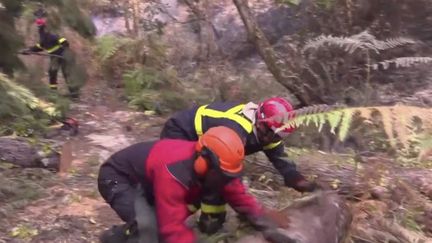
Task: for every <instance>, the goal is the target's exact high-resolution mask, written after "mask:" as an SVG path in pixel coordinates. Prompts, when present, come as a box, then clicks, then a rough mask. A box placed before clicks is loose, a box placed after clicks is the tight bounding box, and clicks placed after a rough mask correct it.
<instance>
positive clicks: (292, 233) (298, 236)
mask: <svg viewBox="0 0 432 243" xmlns="http://www.w3.org/2000/svg"><path fill="white" fill-rule="evenodd" d="M280 216H286V217H288V218H289V220H290V224H289V227H288V228H286V229H283V232H284V234H285V235H287V236H289V237H290V238H292V239H293V240H294V241H293V242H296V243H338V242H344V241H345V240H346V239H347V237H348V232H349V228H350V225H351V222H352V215H351V212H350V210H349V208H348V206H347V205H346V204H345V202H344V200H343V199H342V198H341V197H340V196H338V195H337V194H336V193H334V192H329V191H325V192H324V191H321V192H317V193H314V194H312V195H311V196H308V197H304V198H301V199H298V200H296V201H294V202H293V203H292V204H291V205H290V206H288V207H287V208H285V209H283V210H281V211H280V215H279V216H278V217H280ZM237 243H267V241H266V240H265V239H264V237H263V236H262V235H261V234H260V233H256V234H255V235H249V236H245V237H243V238H241V239H239V240H238V241H237Z"/></svg>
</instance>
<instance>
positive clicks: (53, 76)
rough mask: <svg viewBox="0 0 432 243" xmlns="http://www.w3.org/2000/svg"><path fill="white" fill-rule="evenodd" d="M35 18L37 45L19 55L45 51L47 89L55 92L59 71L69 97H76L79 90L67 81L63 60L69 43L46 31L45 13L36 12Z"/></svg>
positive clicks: (41, 11)
mask: <svg viewBox="0 0 432 243" xmlns="http://www.w3.org/2000/svg"><path fill="white" fill-rule="evenodd" d="M35 16H36V17H37V19H36V21H35V23H36V25H37V27H38V32H39V43H38V44H36V45H35V46H32V47H30V48H28V49H25V50H23V51H21V52H20V53H21V54H24V55H29V54H32V53H38V52H41V51H45V52H46V53H48V55H49V56H50V64H49V70H48V75H49V87H50V88H51V89H53V90H57V88H58V87H57V73H58V71H59V69H61V71H62V74H63V77H64V79H65V81H66V83H67V86H68V89H69V93H70V96H71V97H72V98H77V97H78V95H79V94H78V92H79V90H78V89H79V88H78V87H74V86H76V85H72V84H71V83H69V80H68V67H67V62H66V60H65V55H64V54H65V52H67V51H69V50H68V48H69V43H68V41H67V40H66V38H63V37H59V36H58V35H56V34H52V33H50V32H48V31H47V30H46V29H47V28H46V19H45V12H44V11H43V10H38V11H37V12H36V13H35Z"/></svg>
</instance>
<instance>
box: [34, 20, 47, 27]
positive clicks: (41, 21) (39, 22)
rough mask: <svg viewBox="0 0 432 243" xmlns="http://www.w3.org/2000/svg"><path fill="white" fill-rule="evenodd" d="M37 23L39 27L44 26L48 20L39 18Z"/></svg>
mask: <svg viewBox="0 0 432 243" xmlns="http://www.w3.org/2000/svg"><path fill="white" fill-rule="evenodd" d="M35 23H36V25H37V26H44V25H46V20H45V19H44V18H37V19H36V21H35Z"/></svg>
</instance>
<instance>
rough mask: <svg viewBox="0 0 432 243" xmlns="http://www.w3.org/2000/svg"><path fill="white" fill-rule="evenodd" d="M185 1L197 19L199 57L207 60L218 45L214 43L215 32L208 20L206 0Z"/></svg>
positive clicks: (215, 52)
mask: <svg viewBox="0 0 432 243" xmlns="http://www.w3.org/2000/svg"><path fill="white" fill-rule="evenodd" d="M185 3H186V4H187V5H188V7H189V8H190V9H191V11H192V12H193V14H194V15H195V17H196V18H197V19H198V21H199V26H200V33H199V38H200V41H201V44H200V53H201V56H200V59H201V60H208V58H209V57H210V56H213V55H215V54H217V53H218V52H219V47H218V45H217V43H216V33H215V31H214V28H213V24H212V22H211V21H210V20H209V18H208V16H207V13H206V10H207V8H208V0H200V1H199V2H197V3H195V2H194V1H193V0H185Z"/></svg>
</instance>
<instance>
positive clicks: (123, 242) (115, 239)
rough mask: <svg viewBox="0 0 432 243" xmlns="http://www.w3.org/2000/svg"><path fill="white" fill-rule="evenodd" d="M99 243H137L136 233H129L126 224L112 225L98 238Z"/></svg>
mask: <svg viewBox="0 0 432 243" xmlns="http://www.w3.org/2000/svg"><path fill="white" fill-rule="evenodd" d="M99 240H100V242H101V243H138V234H137V232H136V231H135V232H131V231H130V230H129V228H128V226H127V225H126V224H123V225H114V226H113V227H111V228H110V229H108V230H105V231H104V232H103V233H102V234H101V236H100V237H99Z"/></svg>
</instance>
